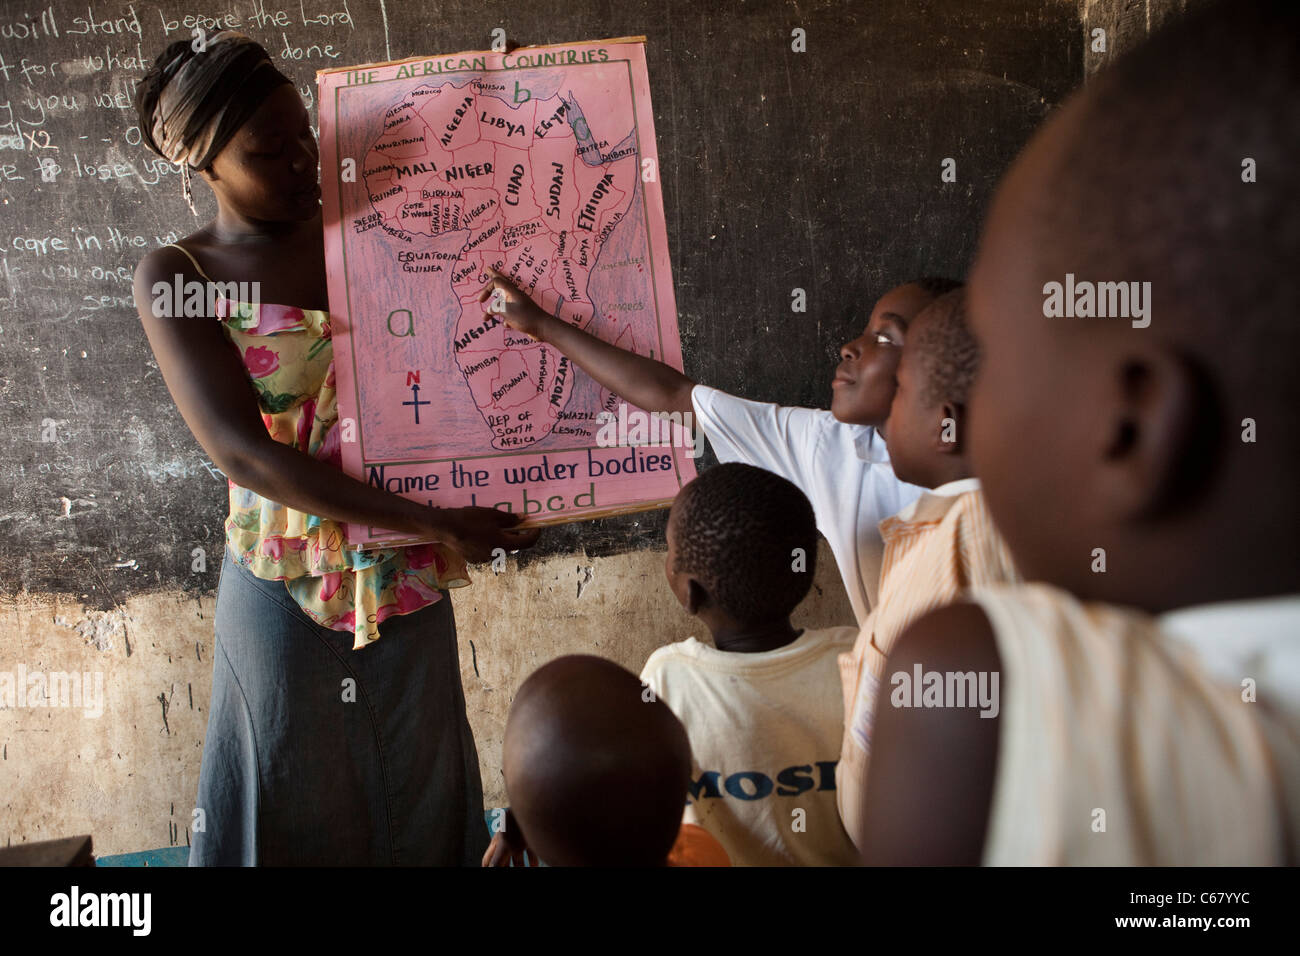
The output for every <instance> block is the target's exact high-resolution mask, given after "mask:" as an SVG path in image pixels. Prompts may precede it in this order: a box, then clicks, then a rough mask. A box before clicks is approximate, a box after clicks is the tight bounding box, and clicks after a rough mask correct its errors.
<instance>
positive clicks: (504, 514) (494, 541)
mask: <svg viewBox="0 0 1300 956" xmlns="http://www.w3.org/2000/svg"><path fill="white" fill-rule="evenodd" d="M521 520H523V519H522V516H520V515H517V514H512V513H511V512H509V511H501V510H499V509H497V508H436V509H434V510H433V514H432V515H431V516H430V528H429V533H430V535H431V536H432V537H433V538H434V539H435V540H436V541H437V542H438V543H439V544H445V545H446V546H447V547H449V548H452V549H454V550H456V551H458V552H460V553H461V554H462V555H463V556H464V558H465V560H466V561H468V562H470V563H471V564H482V563H484V562H486V561H491V560H492V557H493V552H494V551H495V550H496V549H497V548H501V549H502V550H503V551H507V552H509V551H518V550H520V549H521V548H531V547H532V546H533V545H534V544H536V543H537V537H538V535H540V534H541V533H542V529H541V528H520V529H516V530H512V529H514V526H515V525H517V524H519V522H520V521H521Z"/></svg>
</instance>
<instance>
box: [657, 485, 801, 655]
mask: <svg viewBox="0 0 1300 956" xmlns="http://www.w3.org/2000/svg"><path fill="white" fill-rule="evenodd" d="M816 561H817V521H816V519H815V518H814V517H813V510H812V505H810V504H809V503H808V499H807V498H806V497H805V496H804V493H803V492H802V491H800V490H799V489H798V488H796V487H795V486H794V485H793V484H791V483H790V482H789V481H787V480H786V479H784V478H782V477H781V476H780V475H776V474H773V473H772V472H770V471H765V470H764V469H762V468H755V467H754V466H753V465H742V464H739V463H728V464H725V465H717V466H715V467H713V468H710V469H708V470H707V471H705V472H703V473H702V474H701V475H700V476H699V477H698V478H696V479H695V480H694V481H692V482H690V483H689V484H688V485H686V487H684V488H683V489H682V490H681V491H680V492H679V493H678V495H677V499H676V500H675V501H674V502H673V508H672V511H671V512H670V513H669V515H668V557H667V560H666V561H665V564H664V570H665V572H666V573H667V575H668V583H669V585H670V586H671V587H672V590H673V594H675V595H676V596H677V600H678V601H680V602H681V604H682V607H684V608H686V610H687V611H689V612H690V613H691V614H698V615H699V616H700V618H701V619H702V620H704V622H705V623H706V624H707V625H708V626H709V628H710V629H711V630H716V629H718V628H719V627H727V628H736V627H739V628H744V627H755V626H764V625H773V624H779V623H781V622H784V621H788V619H789V617H790V612H792V611H793V610H794V609H795V608H796V607H797V606H798V605H799V602H800V601H802V600H803V599H804V597H805V596H806V595H807V594H808V589H809V588H810V587H811V586H812V577H813V572H814V571H815V570H816Z"/></svg>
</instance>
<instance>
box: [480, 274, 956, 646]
mask: <svg viewBox="0 0 1300 956" xmlns="http://www.w3.org/2000/svg"><path fill="white" fill-rule="evenodd" d="M492 271H493V276H494V278H493V279H492V281H491V282H490V283H489V284H488V285H487V287H486V288H484V290H483V292H482V294H481V296H480V301H481V302H482V303H483V306H484V308H485V309H488V308H491V307H492V304H493V295H494V293H496V292H497V291H498V290H499V291H500V293H501V295H502V296H503V297H504V301H503V302H502V305H503V307H504V310H505V311H504V313H503V315H502V318H504V319H505V321H506V323H507V324H508V325H509V326H510V327H511V328H513V329H516V330H518V331H520V332H523V333H524V334H525V335H529V336H531V337H532V338H534V339H537V340H539V341H542V342H546V343H548V344H550V345H552V346H554V347H555V348H556V349H558V350H559V351H561V352H563V353H564V354H565V355H566V356H568V357H569V358H570V359H571V360H572V361H573V362H574V363H575V364H577V365H578V367H579V368H581V369H582V370H583V371H585V372H586V373H587V374H588V375H590V376H591V377H592V378H593V379H595V380H596V381H597V382H599V383H600V384H601V385H602V386H604V387H605V388H607V389H609V391H610V392H611V393H615V394H617V395H620V396H621V397H622V398H623V399H624V400H626V401H627V402H629V403H630V404H632V405H635V406H637V407H638V408H642V409H645V410H646V411H651V412H659V411H662V412H668V413H669V414H677V415H682V416H683V420H684V421H689V420H690V419H689V416H690V415H692V414H693V415H694V416H695V421H696V422H698V423H699V424H700V425H701V426H702V427H703V430H704V433H705V434H706V435H707V436H708V438H709V442H710V444H711V445H712V446H713V450H714V452H715V453H716V454H717V456H718V459H719V461H722V462H742V463H745V464H749V465H755V466H757V467H759V468H763V469H766V470H767V471H771V472H775V473H776V474H778V475H780V476H781V477H783V478H785V479H787V480H789V481H790V482H792V483H793V484H794V485H795V486H796V487H798V488H799V490H800V491H802V492H803V493H804V494H805V495H807V497H808V499H809V501H811V502H812V507H813V511H814V512H815V514H816V516H817V528H818V530H820V531H821V533H822V534H823V535H825V536H826V541H827V543H828V544H829V545H830V548H831V552H832V553H833V554H834V555H835V561H836V563H837V564H838V566H839V571H840V577H841V578H842V579H843V581H844V587H845V589H846V591H847V592H848V597H849V603H850V604H851V605H852V606H853V613H854V618H855V620H856V621H857V622H858V624H859V626H860V625H861V624H862V622H863V621H864V620H865V619H866V616H867V613H868V612H869V611H870V610H871V606H872V605H873V604H874V603H875V600H876V584H877V582H878V581H879V579H880V558H881V550H882V544H881V541H880V532H879V531H878V530H877V527H876V526H877V524H878V523H879V522H880V519H881V518H885V517H888V516H889V515H892V514H894V513H895V512H896V511H898V509H900V508H902V507H903V506H904V505H906V504H907V503H908V502H910V501H912V500H913V499H915V498H916V497H917V496H918V495H919V494H920V493H921V489H920V488H917V487H915V486H914V485H909V484H907V483H906V482H903V481H900V480H899V479H898V478H897V477H896V476H895V475H894V472H893V470H892V469H891V468H890V467H889V453H888V451H887V450H886V448H885V443H884V441H883V440H882V439H881V436H880V434H879V432H878V426H879V425H880V424H881V422H883V421H884V420H885V417H886V416H887V415H888V414H889V404H890V401H891V400H892V399H893V396H894V369H895V368H896V367H897V365H898V356H899V351H900V349H901V348H902V346H903V340H904V338H905V336H906V333H907V326H908V323H909V322H910V321H911V320H912V318H913V317H914V316H915V315H916V314H917V312H919V311H920V310H921V309H923V308H924V307H925V306H926V305H928V304H929V303H930V302H931V301H933V300H934V298H935V296H937V295H940V294H942V293H943V292H946V291H948V290H949V289H951V288H953V287H954V286H955V285H957V283H956V282H953V281H952V280H950V279H942V278H923V279H916V280H914V281H912V282H907V283H904V284H903V285H900V286H897V287H896V288H893V289H891V290H889V291H888V292H886V293H885V294H884V295H883V296H881V297H880V300H879V301H878V302H876V304H875V307H874V308H873V309H872V312H871V316H870V318H869V320H868V322H867V326H866V329H865V330H864V331H863V333H862V334H861V335H860V336H858V338H856V339H854V340H853V341H851V342H848V343H846V344H845V345H843V346H842V347H841V348H840V350H839V351H840V363H839V365H838V366H836V369H835V376H834V378H833V379H832V380H831V407H830V411H826V410H823V409H812V408H790V407H784V406H780V405H774V404H772V403H770V402H753V401H749V400H748V399H743V398H738V397H736V396H734V395H729V394H727V393H726V392H723V391H720V390H718V389H715V388H709V387H708V386H706V385H697V384H696V383H695V382H693V381H692V380H691V379H689V378H687V377H686V376H685V375H683V374H682V373H681V372H679V371H677V370H676V369H675V368H673V367H671V366H669V365H665V364H663V363H662V362H657V361H655V360H654V359H651V358H646V357H645V356H642V355H637V354H636V353H635V352H629V351H626V350H625V349H621V348H619V347H618V346H616V345H611V344H609V343H608V342H604V341H601V340H600V339H598V338H596V337H595V336H593V335H591V334H589V333H588V332H586V331H584V330H582V329H579V328H578V327H577V326H574V325H571V324H570V323H568V322H566V321H564V320H562V319H559V318H556V317H555V316H553V315H550V314H548V313H547V312H545V311H544V310H543V309H542V308H539V305H543V306H546V307H548V308H554V307H555V302H553V301H549V300H548V301H544V302H542V303H539V304H537V303H534V302H532V300H530V299H529V298H528V297H527V296H526V295H525V294H524V293H523V292H521V291H520V290H519V289H518V288H517V287H516V286H515V285H514V283H512V282H511V280H510V279H509V278H507V277H506V276H504V275H501V274H500V273H499V272H496V270H492ZM846 488H850V489H853V492H852V493H851V494H845V489H846Z"/></svg>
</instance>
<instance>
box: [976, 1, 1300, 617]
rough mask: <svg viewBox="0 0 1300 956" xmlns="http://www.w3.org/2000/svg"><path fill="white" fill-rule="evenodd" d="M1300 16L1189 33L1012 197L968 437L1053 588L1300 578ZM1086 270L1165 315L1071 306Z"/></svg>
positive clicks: (1053, 152) (1246, 16)
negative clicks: (1067, 285) (1052, 308)
mask: <svg viewBox="0 0 1300 956" xmlns="http://www.w3.org/2000/svg"><path fill="white" fill-rule="evenodd" d="M1297 27H1300V4H1295V3H1293V2H1287V3H1280V2H1256V0H1235V2H1231V3H1220V4H1216V5H1214V6H1211V7H1208V8H1205V9H1203V10H1201V11H1199V12H1197V13H1194V14H1192V15H1190V16H1188V17H1187V18H1185V19H1183V20H1180V21H1177V22H1175V23H1173V24H1171V25H1170V26H1169V27H1167V28H1166V29H1165V30H1163V31H1162V32H1161V33H1159V34H1157V35H1155V36H1154V37H1152V38H1151V39H1150V40H1149V41H1148V42H1147V43H1145V44H1143V45H1142V46H1140V47H1138V48H1136V49H1135V50H1134V51H1133V52H1132V53H1130V54H1128V55H1127V56H1125V57H1122V58H1121V59H1119V60H1118V61H1117V62H1116V63H1114V64H1113V65H1111V66H1110V67H1108V68H1107V69H1106V70H1104V71H1103V72H1102V73H1100V74H1098V75H1097V76H1096V77H1095V78H1093V79H1092V80H1091V81H1090V82H1089V83H1088V84H1087V85H1086V86H1085V87H1084V88H1083V89H1082V90H1081V91H1079V92H1078V93H1076V94H1075V95H1074V96H1072V97H1071V98H1070V99H1069V100H1068V101H1067V102H1066V103H1065V104H1064V105H1063V106H1062V107H1061V109H1060V110H1058V111H1057V112H1056V113H1055V114H1054V115H1053V116H1052V117H1051V118H1050V119H1049V120H1048V121H1047V122H1046V123H1045V124H1044V126H1043V128H1042V129H1041V130H1039V132H1038V133H1036V134H1035V136H1034V137H1033V139H1032V140H1031V141H1030V143H1029V144H1028V145H1027V146H1026V148H1025V150H1024V151H1023V152H1022V153H1021V154H1020V156H1019V157H1018V158H1017V159H1016V161H1015V163H1014V164H1013V165H1012V167H1011V169H1010V171H1009V172H1008V173H1007V175H1006V177H1005V178H1004V179H1003V181H1002V183H1001V184H1000V185H999V187H998V191H997V195H996V196H995V198H994V201H993V203H992V205H991V207H990V211H989V215H988V218H987V220H986V222H985V224H984V228H983V231H982V233H981V236H980V242H979V249H978V252H977V254H976V258H975V262H974V264H973V266H972V269H971V273H970V282H969V285H968V289H967V292H968V295H967V306H968V309H967V311H968V322H969V326H970V330H971V333H972V334H973V335H974V337H975V339H976V342H977V344H978V346H979V350H980V365H979V370H978V371H977V373H976V377H975V384H974V386H973V387H972V394H971V402H970V414H971V423H970V427H969V430H968V431H969V435H970V438H971V452H970V454H971V461H972V464H973V465H974V470H975V474H976V475H977V476H978V477H979V478H981V479H982V482H983V489H984V494H985V498H986V500H987V501H988V504H989V508H990V510H991V511H992V513H993V516H994V520H995V521H996V522H997V524H998V527H999V529H1000V530H1001V531H1002V533H1003V534H1004V536H1005V537H1006V539H1007V542H1008V543H1009V544H1010V546H1011V548H1012V551H1013V553H1014V554H1015V557H1016V561H1017V564H1018V565H1020V566H1021V568H1022V569H1023V571H1024V572H1025V575H1026V577H1027V578H1029V579H1030V580H1041V581H1047V582H1049V583H1053V584H1056V585H1058V586H1061V587H1064V588H1066V589H1067V590H1070V591H1071V592H1073V593H1075V594H1076V595H1079V596H1082V597H1085V598H1092V599H1098V600H1105V601H1111V602H1115V603H1123V604H1129V605H1133V606H1136V607H1142V608H1145V609H1147V610H1150V611H1162V610H1166V609H1168V608H1170V607H1178V606H1183V605H1186V604H1188V603H1191V602H1193V601H1198V600H1199V601H1208V600H1214V599H1219V600H1231V599H1235V598H1245V597H1250V596H1256V595H1266V594H1272V593H1282V592H1284V591H1288V590H1294V582H1295V580H1296V575H1297V574H1298V573H1300V542H1297V536H1296V535H1295V534H1294V528H1295V526H1296V524H1297V522H1300V513H1298V511H1297V509H1298V507H1300V505H1297V502H1296V498H1295V494H1294V488H1295V484H1296V478H1297V475H1296V462H1297V460H1300V424H1298V423H1297V417H1298V416H1297V407H1298V406H1300V388H1298V387H1297V377H1296V374H1295V372H1294V369H1293V366H1294V364H1295V356H1296V355H1297V354H1298V353H1300V322H1297V317H1298V316H1300V283H1297V281H1296V277H1295V263H1296V262H1297V261H1300V215H1297V214H1296V212H1297V209H1300V183H1298V182H1297V175H1296V172H1295V158H1296V156H1297V155H1298V154H1300V122H1298V121H1297V110H1296V104H1297V102H1298V101H1300V43H1297V42H1296V37H1297V36H1298V35H1300V30H1297ZM1067 276H1072V277H1073V281H1075V282H1087V283H1097V284H1100V283H1143V284H1145V283H1149V284H1150V285H1149V291H1150V296H1149V299H1148V301H1147V309H1148V310H1149V311H1148V312H1147V316H1146V318H1147V320H1148V322H1149V324H1148V325H1146V326H1139V325H1136V324H1135V323H1134V322H1131V321H1130V320H1129V318H1126V317H1115V316H1113V315H1112V316H1108V317H1099V316H1092V317H1076V316H1074V315H1073V314H1072V313H1061V312H1049V311H1048V308H1047V305H1046V302H1045V294H1046V293H1047V291H1048V289H1047V286H1048V284H1050V283H1063V282H1065V281H1066V280H1067ZM1080 311H1081V312H1082V310H1080ZM1248 425H1249V430H1248V429H1247V426H1248ZM1255 427H1257V428H1258V436H1259V437H1258V440H1256V439H1255V437H1254V428H1255ZM1266 433H1267V437H1265V434H1266ZM1248 435H1249V436H1250V437H1247V436H1248ZM1100 553H1104V554H1105V557H1106V562H1107V570H1106V573H1104V574H1103V573H1096V572H1095V571H1094V569H1093V565H1092V562H1093V561H1094V560H1095V559H1096V556H1097V555H1098V554H1100Z"/></svg>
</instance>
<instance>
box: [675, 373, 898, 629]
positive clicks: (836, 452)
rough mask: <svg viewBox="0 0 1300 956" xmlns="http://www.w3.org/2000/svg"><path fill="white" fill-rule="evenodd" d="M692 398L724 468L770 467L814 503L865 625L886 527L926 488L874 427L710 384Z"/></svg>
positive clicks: (876, 583)
mask: <svg viewBox="0 0 1300 956" xmlns="http://www.w3.org/2000/svg"><path fill="white" fill-rule="evenodd" d="M691 399H692V404H694V406H695V417H696V419H697V420H698V421H699V423H700V425H701V426H702V427H703V429H704V434H705V435H706V436H707V437H708V439H709V444H710V445H712V446H713V451H714V452H715V453H716V454H717V456H718V460H719V461H723V462H730V461H739V462H744V463H745V464H749V465H755V466H757V467H759V468H765V469H767V470H768V471H771V472H775V473H776V474H778V475H780V476H781V477H782V478H785V479H786V480H787V481H790V482H791V483H792V484H794V485H796V486H797V487H798V488H799V490H800V491H802V492H803V493H804V494H805V495H807V496H808V500H809V501H811V502H812V506H813V512H814V513H815V514H816V516H817V530H818V531H820V532H821V533H822V534H823V535H824V536H825V538H826V541H827V543H829V544H830V546H831V552H832V553H833V554H834V555H835V561H836V563H837V564H838V565H839V568H840V576H841V577H842V578H843V579H844V587H845V590H847V591H848V594H849V602H850V603H851V604H852V605H853V614H854V616H855V617H856V618H857V621H858V625H859V626H861V625H862V623H863V622H864V621H865V620H866V618H867V614H868V613H870V611H871V608H872V606H873V605H874V604H875V603H876V594H877V589H878V587H879V584H880V561H881V557H882V555H883V553H884V544H883V543H882V541H881V538H880V528H879V524H880V521H881V519H882V518H888V517H889V516H890V515H892V514H895V513H897V512H898V511H899V510H901V509H902V508H903V507H904V506H905V505H907V504H910V503H911V502H913V501H915V500H916V499H917V498H918V497H920V495H921V492H922V491H923V490H924V489H923V488H920V487H918V486H917V485H910V484H908V483H907V482H904V481H899V480H898V478H896V477H895V476H894V469H893V468H892V467H891V466H890V464H889V452H888V451H887V450H886V448H885V441H884V439H883V438H881V437H880V436H879V435H878V434H877V433H876V429H874V428H872V427H869V426H866V425H846V424H844V423H843V422H841V421H839V420H838V419H836V418H835V416H834V415H832V414H831V413H830V412H828V411H825V410H823V409H816V408H790V407H785V406H781V405H773V404H771V403H770V402H751V401H749V400H748V399H744V398H737V397H736V396H735V395H728V394H727V393H726V392H721V391H718V390H717V389H716V388H709V387H708V386H707V385H696V386H695V388H694V389H692V390H691Z"/></svg>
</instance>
